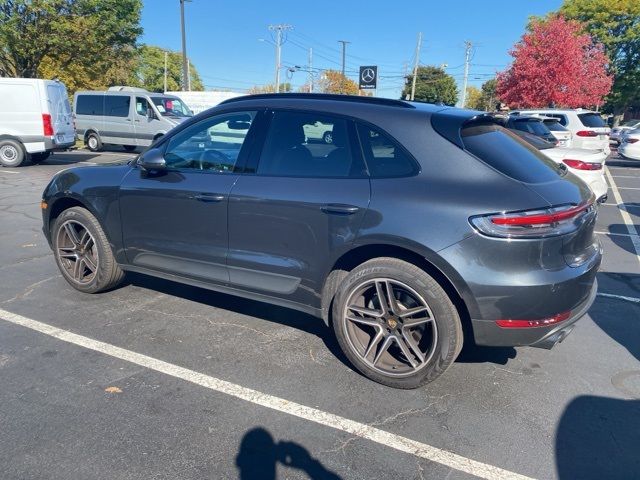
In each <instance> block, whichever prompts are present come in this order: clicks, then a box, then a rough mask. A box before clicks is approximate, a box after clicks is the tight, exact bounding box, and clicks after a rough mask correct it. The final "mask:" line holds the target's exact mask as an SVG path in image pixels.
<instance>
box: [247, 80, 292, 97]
mask: <svg viewBox="0 0 640 480" xmlns="http://www.w3.org/2000/svg"><path fill="white" fill-rule="evenodd" d="M275 91H276V84H275V83H270V84H269V85H255V86H253V87H251V88H250V89H249V91H248V92H247V93H249V94H250V95H255V94H256V93H275ZM290 91H291V84H290V83H289V82H285V83H281V84H280V90H279V92H280V93H287V92H290Z"/></svg>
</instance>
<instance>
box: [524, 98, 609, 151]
mask: <svg viewBox="0 0 640 480" xmlns="http://www.w3.org/2000/svg"><path fill="white" fill-rule="evenodd" d="M512 113H515V114H520V115H532V114H537V115H544V116H546V117H552V118H557V119H558V120H559V122H560V125H562V126H563V127H566V128H567V129H568V130H569V131H570V132H571V133H572V134H573V137H572V145H571V146H572V147H574V148H584V149H587V150H604V152H605V153H606V154H607V155H609V153H611V148H610V147H609V133H610V131H611V129H610V128H609V127H607V125H606V124H605V123H604V120H602V117H601V116H600V114H599V113H597V112H592V111H591V110H583V109H582V108H578V109H566V110H561V109H541V110H518V111H516V112H512Z"/></svg>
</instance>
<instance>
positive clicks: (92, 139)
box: [84, 132, 102, 152]
mask: <svg viewBox="0 0 640 480" xmlns="http://www.w3.org/2000/svg"><path fill="white" fill-rule="evenodd" d="M84 143H85V145H86V146H87V148H88V149H89V150H91V151H92V152H99V151H100V150H102V140H100V135H98V134H97V133H96V132H91V133H90V134H89V135H87V138H86V139H85V141H84Z"/></svg>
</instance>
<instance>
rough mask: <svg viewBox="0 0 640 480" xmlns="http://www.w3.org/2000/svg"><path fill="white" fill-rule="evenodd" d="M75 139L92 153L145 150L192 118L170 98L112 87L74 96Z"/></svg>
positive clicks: (181, 104) (188, 111) (134, 88)
mask: <svg viewBox="0 0 640 480" xmlns="http://www.w3.org/2000/svg"><path fill="white" fill-rule="evenodd" d="M73 111H74V113H75V119H76V128H77V134H78V139H79V140H82V141H84V143H85V145H86V146H87V148H88V149H89V150H91V151H93V152H96V151H99V150H101V149H102V146H103V145H104V144H112V145H122V146H123V147H124V148H125V149H126V150H129V151H132V150H135V148H136V147H148V146H149V145H151V144H152V143H153V141H154V140H155V139H157V138H158V137H161V136H162V135H164V134H165V133H167V132H168V131H169V130H171V129H172V128H173V127H175V126H176V125H178V124H180V123H181V122H182V121H184V120H186V119H187V118H189V117H191V116H193V113H191V110H189V107H187V106H186V105H185V103H184V102H183V101H182V100H180V99H179V98H178V97H175V96H173V95H164V94H162V93H151V92H148V91H146V90H144V89H142V88H136V87H122V86H118V87H111V88H109V90H107V91H106V92H77V93H76V94H75V96H74V99H73Z"/></svg>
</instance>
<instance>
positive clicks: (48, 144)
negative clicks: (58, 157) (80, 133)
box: [44, 135, 76, 152]
mask: <svg viewBox="0 0 640 480" xmlns="http://www.w3.org/2000/svg"><path fill="white" fill-rule="evenodd" d="M75 144H76V141H75V135H74V136H73V140H68V141H66V142H60V143H58V142H57V141H56V139H55V137H54V138H52V137H44V146H45V149H46V150H47V151H48V152H49V151H55V150H66V149H67V148H70V147H73V146H74V145H75Z"/></svg>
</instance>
